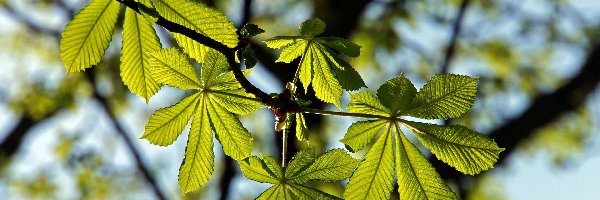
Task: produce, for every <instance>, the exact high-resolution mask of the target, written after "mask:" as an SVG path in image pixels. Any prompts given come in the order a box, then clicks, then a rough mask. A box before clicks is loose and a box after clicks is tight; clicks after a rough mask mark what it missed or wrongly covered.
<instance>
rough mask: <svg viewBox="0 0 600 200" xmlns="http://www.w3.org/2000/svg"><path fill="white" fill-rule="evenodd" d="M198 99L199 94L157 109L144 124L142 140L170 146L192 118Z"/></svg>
mask: <svg viewBox="0 0 600 200" xmlns="http://www.w3.org/2000/svg"><path fill="white" fill-rule="evenodd" d="M198 98H199V94H194V95H190V96H188V97H186V98H184V99H183V100H181V101H180V102H179V103H177V104H175V105H173V106H170V107H166V108H161V109H158V110H157V111H156V112H154V114H152V116H151V117H150V120H149V121H148V123H147V124H146V130H145V131H144V135H143V136H142V138H143V139H147V140H148V141H149V142H150V143H152V144H156V145H160V146H167V145H170V144H172V143H173V142H174V141H175V140H176V139H177V137H178V136H179V135H180V134H181V132H182V131H183V129H184V128H185V125H187V124H188V122H189V120H190V117H192V115H193V113H194V109H195V108H196V104H197V103H198Z"/></svg>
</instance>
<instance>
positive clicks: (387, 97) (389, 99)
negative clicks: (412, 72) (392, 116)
mask: <svg viewBox="0 0 600 200" xmlns="http://www.w3.org/2000/svg"><path fill="white" fill-rule="evenodd" d="M416 93H417V89H416V88H415V86H414V85H413V84H412V83H411V82H410V80H408V79H407V78H406V77H405V76H404V74H402V75H400V76H398V77H396V78H393V79H390V80H388V81H386V82H385V83H384V84H383V85H381V87H379V89H377V97H379V100H380V101H381V103H382V104H383V105H385V107H388V108H390V110H391V112H392V113H397V112H398V111H400V110H404V109H406V108H408V107H409V106H410V104H411V103H412V101H413V99H414V98H415V95H416Z"/></svg>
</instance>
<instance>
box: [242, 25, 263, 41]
mask: <svg viewBox="0 0 600 200" xmlns="http://www.w3.org/2000/svg"><path fill="white" fill-rule="evenodd" d="M264 32H265V30H263V29H262V28H260V27H258V25H256V24H244V27H242V29H240V35H242V37H244V38H250V37H254V36H256V35H258V34H261V33H264Z"/></svg>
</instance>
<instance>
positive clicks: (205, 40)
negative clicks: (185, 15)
mask: <svg viewBox="0 0 600 200" xmlns="http://www.w3.org/2000/svg"><path fill="white" fill-rule="evenodd" d="M117 1H118V2H120V3H122V4H123V5H125V6H127V7H128V8H131V9H133V10H134V11H136V12H138V13H140V9H139V8H144V9H146V10H148V9H149V8H147V7H146V6H145V5H143V4H140V3H137V2H134V1H131V0H117ZM140 14H141V13H140ZM154 17H157V18H158V20H157V21H156V24H158V25H160V26H162V27H163V28H165V29H167V30H168V31H170V32H173V33H180V34H182V35H185V36H187V37H189V38H191V39H192V40H194V41H196V42H198V43H200V44H203V45H205V46H207V47H209V48H212V49H214V50H217V51H218V52H220V53H222V54H223V55H225V58H227V63H228V64H229V69H230V70H231V71H232V72H233V75H234V76H235V78H236V79H237V81H238V82H239V83H240V85H241V86H242V88H244V90H245V91H246V92H248V93H251V94H254V96H256V97H257V98H259V99H261V101H262V103H264V104H267V105H270V104H271V101H272V99H271V96H269V95H268V94H267V93H265V92H263V91H262V90H260V89H258V88H257V87H256V86H254V85H252V83H250V81H248V79H246V77H245V76H244V74H243V73H242V69H241V68H240V64H238V63H237V62H236V61H235V52H236V51H237V50H238V49H243V44H242V43H238V46H236V47H234V48H229V47H227V46H226V45H224V44H222V43H220V42H217V41H216V40H214V39H212V38H209V37H207V36H204V35H202V34H200V33H198V32H196V31H194V30H192V29H189V28H187V27H185V26H183V25H180V24H177V23H175V22H171V21H169V20H167V19H165V18H164V17H162V16H160V15H157V16H154ZM240 41H242V40H240Z"/></svg>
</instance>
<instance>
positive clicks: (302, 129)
mask: <svg viewBox="0 0 600 200" xmlns="http://www.w3.org/2000/svg"><path fill="white" fill-rule="evenodd" d="M296 138H297V139H298V140H299V141H305V140H308V127H307V126H306V120H304V115H303V114H302V113H296Z"/></svg>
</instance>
